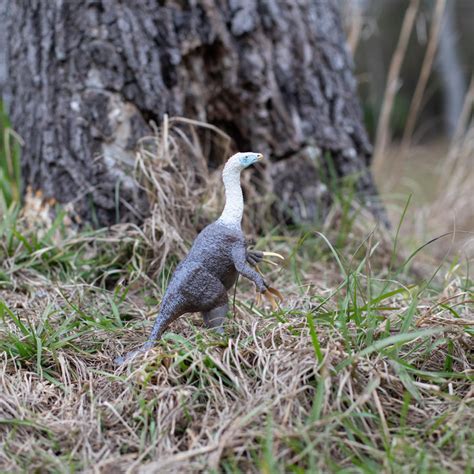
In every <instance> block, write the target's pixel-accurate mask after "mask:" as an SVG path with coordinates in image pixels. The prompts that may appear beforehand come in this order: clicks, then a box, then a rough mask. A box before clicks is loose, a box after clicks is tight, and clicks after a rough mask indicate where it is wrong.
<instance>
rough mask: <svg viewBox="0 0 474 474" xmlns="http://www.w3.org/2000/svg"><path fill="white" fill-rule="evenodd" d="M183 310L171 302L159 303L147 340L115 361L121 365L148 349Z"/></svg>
mask: <svg viewBox="0 0 474 474" xmlns="http://www.w3.org/2000/svg"><path fill="white" fill-rule="evenodd" d="M183 313H184V311H181V310H180V308H179V307H176V305H173V304H167V303H166V302H165V301H163V303H162V304H161V307H160V311H159V312H158V316H157V317H156V319H155V322H154V323H153V328H152V330H151V333H150V336H149V337H148V340H147V341H146V342H145V344H143V346H142V347H140V348H139V349H137V350H135V351H131V352H129V353H128V354H126V355H125V356H121V357H117V358H116V359H115V363H116V364H117V365H121V364H123V363H124V362H127V361H129V360H130V359H132V358H134V357H135V356H136V355H138V354H141V353H143V352H146V351H148V350H150V349H151V348H152V347H153V346H154V345H155V342H156V340H157V339H159V338H160V336H161V335H162V334H163V332H164V331H165V330H166V328H167V327H168V326H169V325H170V324H171V323H172V322H173V321H174V320H175V319H178V318H179V317H180V316H181V315H182V314H183Z"/></svg>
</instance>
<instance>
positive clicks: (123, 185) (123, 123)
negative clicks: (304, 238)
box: [0, 0, 384, 224]
mask: <svg viewBox="0 0 474 474" xmlns="http://www.w3.org/2000/svg"><path fill="white" fill-rule="evenodd" d="M0 2H1V3H0V5H1V6H2V8H3V10H4V12H6V20H5V24H6V28H7V35H6V38H5V40H6V52H7V81H6V89H5V90H4V91H3V94H4V100H5V102H6V103H7V106H8V107H9V111H10V115H11V120H12V122H13V125H14V127H15V129H16V130H17V132H18V133H19V134H20V135H21V136H22V137H23V139H24V140H25V146H24V149H23V155H22V166H23V173H24V180H25V182H26V183H27V184H31V185H32V186H33V188H35V189H41V190H42V192H43V193H44V195H45V196H47V197H54V198H56V199H57V200H58V201H60V202H61V203H74V206H75V209H76V211H77V212H79V214H81V215H82V216H83V217H84V218H86V219H87V220H89V221H90V220H93V221H94V220H95V222H96V223H97V224H109V223H112V222H115V219H116V210H117V202H116V200H117V195H120V203H121V204H120V216H121V218H122V219H127V220H130V219H132V218H134V217H133V215H132V214H130V213H129V212H128V209H129V208H130V206H131V205H132V206H134V207H135V208H137V207H138V208H141V209H142V210H143V209H144V208H145V206H146V203H145V202H144V197H143V196H142V195H141V193H140V191H139V189H138V187H137V185H136V183H135V181H134V180H133V179H132V178H131V177H130V169H131V168H133V165H134V159H135V158H134V148H135V146H136V143H137V140H138V139H139V138H140V137H142V136H144V135H149V134H150V133H151V128H150V121H151V120H153V121H155V122H156V123H160V122H161V119H162V117H163V114H165V113H167V114H168V115H170V116H173V115H180V116H185V117H189V118H195V119H198V120H201V121H205V122H209V123H211V124H214V125H216V126H217V127H220V128H221V129H223V130H224V131H226V132H227V133H228V134H229V135H230V136H231V137H232V138H233V139H234V140H235V143H236V147H237V148H238V149H239V150H242V151H245V150H253V151H258V152H262V153H264V154H266V155H268V156H270V157H271V159H272V161H274V162H276V163H274V165H272V166H271V167H270V172H269V176H268V177H267V178H268V179H267V182H269V183H270V186H273V191H274V192H275V194H276V195H277V197H278V198H279V199H280V201H282V202H283V203H284V204H282V206H280V208H282V209H283V208H284V209H285V212H286V211H288V212H289V213H290V214H291V215H292V216H293V218H294V219H296V220H312V219H314V218H315V216H316V215H317V214H318V213H321V212H322V211H323V210H324V208H325V207H327V201H328V196H327V194H328V192H327V189H326V188H325V187H324V186H323V185H322V184H320V183H321V176H320V171H318V170H320V169H321V166H325V165H324V160H323V157H326V156H329V157H330V158H331V159H332V162H333V166H334V169H335V170H336V172H337V173H338V174H339V175H341V176H346V175H348V174H357V176H358V185H357V186H358V190H359V192H360V193H361V194H363V195H365V196H366V197H368V199H366V202H367V203H368V204H369V206H371V208H372V210H373V211H374V213H375V214H376V215H377V216H378V217H379V218H384V213H383V210H382V208H381V207H380V206H379V205H378V204H377V201H376V198H375V195H376V192H375V189H374V185H373V182H372V178H371V175H370V172H369V171H368V168H367V166H368V164H369V159H370V156H371V146H370V143H369V141H368V138H367V135H366V132H365V130H364V126H363V123H362V117H361V112H360V108H359V103H358V100H357V95H356V83H355V80H354V76H353V73H352V64H351V60H350V58H349V55H348V52H347V49H346V44H345V38H344V35H343V31H342V25H341V20H340V16H339V11H338V8H337V2H334V1H333V0H319V1H313V0H299V1H294V0H194V1H192V0H161V1H158V0H127V2H124V1H121V0H87V1H80V2H79V1H75V2H71V1H67V0H54V1H46V0H29V1H26V0H13V1H10V0H0ZM315 161H316V162H317V163H319V165H318V166H314V162H315ZM320 165H321V166H320Z"/></svg>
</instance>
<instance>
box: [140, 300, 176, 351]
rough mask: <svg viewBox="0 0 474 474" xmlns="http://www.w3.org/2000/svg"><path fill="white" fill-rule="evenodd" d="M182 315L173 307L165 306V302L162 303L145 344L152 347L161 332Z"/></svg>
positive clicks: (171, 305)
mask: <svg viewBox="0 0 474 474" xmlns="http://www.w3.org/2000/svg"><path fill="white" fill-rule="evenodd" d="M182 314H183V311H180V310H179V308H177V307H176V306H175V305H173V304H167V301H163V302H162V304H161V307H160V311H159V312H158V316H157V317H156V319H155V322H154V323H153V328H152V330H151V333H150V336H149V337H148V340H147V342H146V344H151V345H153V343H154V342H155V341H156V340H157V339H159V338H160V336H161V335H162V334H163V332H165V331H166V329H167V327H168V326H169V325H170V324H171V323H172V322H173V321H174V320H176V319H178V318H179V317H180V316H181V315H182ZM146 344H145V345H146ZM150 347H151V346H150Z"/></svg>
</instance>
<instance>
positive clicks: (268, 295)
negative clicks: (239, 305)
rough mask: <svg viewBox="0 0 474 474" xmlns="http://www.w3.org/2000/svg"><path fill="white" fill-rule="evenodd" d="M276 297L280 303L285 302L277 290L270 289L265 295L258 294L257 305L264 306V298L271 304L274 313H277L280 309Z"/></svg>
mask: <svg viewBox="0 0 474 474" xmlns="http://www.w3.org/2000/svg"><path fill="white" fill-rule="evenodd" d="M273 295H275V296H276V297H277V298H278V299H279V300H280V301H283V296H282V294H281V293H280V292H279V291H278V290H277V289H275V288H272V287H270V286H269V287H268V288H267V290H266V291H264V292H263V293H260V292H257V296H256V298H255V304H256V305H257V306H260V305H261V304H262V296H263V297H264V298H265V299H266V300H267V301H268V302H269V303H270V304H271V306H272V309H273V311H276V310H278V309H279V304H278V302H277V301H276V299H275V297H274V296H273Z"/></svg>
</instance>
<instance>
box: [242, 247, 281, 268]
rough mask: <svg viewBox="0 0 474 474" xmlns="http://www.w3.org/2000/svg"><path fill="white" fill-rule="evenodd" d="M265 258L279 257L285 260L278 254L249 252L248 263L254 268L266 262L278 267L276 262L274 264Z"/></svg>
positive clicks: (257, 251)
mask: <svg viewBox="0 0 474 474" xmlns="http://www.w3.org/2000/svg"><path fill="white" fill-rule="evenodd" d="M265 257H277V258H279V259H281V260H285V258H284V257H283V255H280V254H279V253H276V252H261V251H260V250H249V251H248V252H247V262H248V263H250V265H252V266H254V267H255V266H257V265H258V264H259V263H260V262H266V263H269V264H271V265H277V264H276V263H275V262H272V261H271V260H269V259H266V258H265Z"/></svg>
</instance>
